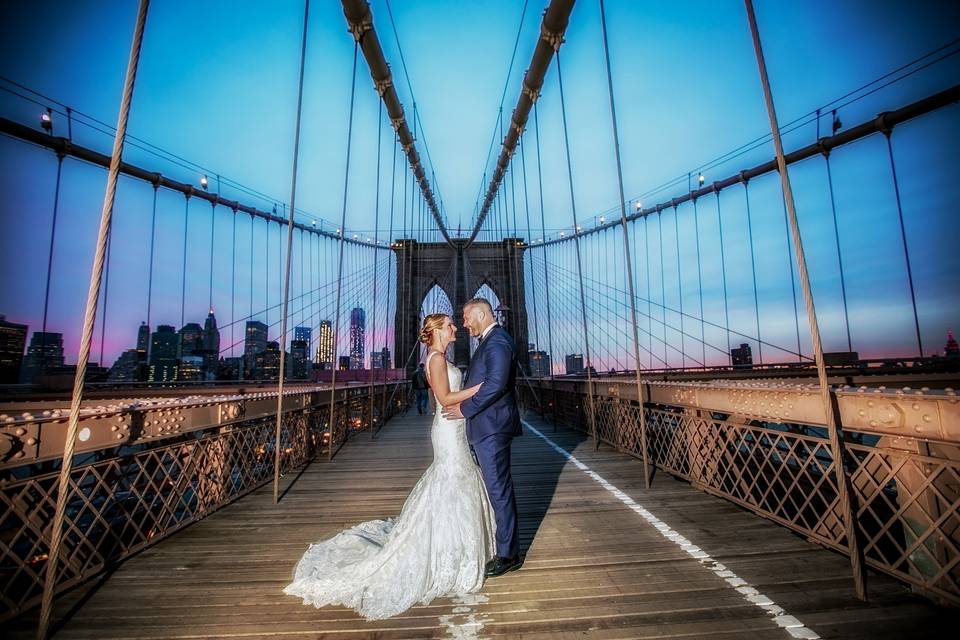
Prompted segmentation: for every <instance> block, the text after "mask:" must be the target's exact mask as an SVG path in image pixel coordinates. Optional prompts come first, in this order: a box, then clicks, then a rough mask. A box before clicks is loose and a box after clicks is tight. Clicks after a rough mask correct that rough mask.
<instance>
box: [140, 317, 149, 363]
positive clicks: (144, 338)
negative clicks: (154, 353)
mask: <svg viewBox="0 0 960 640" xmlns="http://www.w3.org/2000/svg"><path fill="white" fill-rule="evenodd" d="M137 351H143V354H144V357H146V355H147V352H148V351H150V327H149V326H148V325H147V323H146V322H141V323H140V328H139V329H137Z"/></svg>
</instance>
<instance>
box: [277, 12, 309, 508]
mask: <svg viewBox="0 0 960 640" xmlns="http://www.w3.org/2000/svg"><path fill="white" fill-rule="evenodd" d="M309 17H310V0H304V3H303V37H302V39H301V41H300V76H299V80H298V83H297V118H296V124H295V125H294V131H293V169H292V171H291V174H292V175H291V176H290V209H289V210H288V213H287V259H286V262H285V264H284V268H283V313H282V315H281V317H280V338H279V340H278V342H279V343H280V371H278V372H277V421H276V431H275V433H274V440H273V503H274V504H276V503H277V502H278V501H279V500H280V427H281V425H282V423H283V382H284V379H285V378H286V377H287V368H286V355H287V312H288V309H289V303H290V256H291V254H292V253H293V252H292V248H293V214H294V211H296V208H297V207H296V204H297V164H298V161H299V160H300V114H301V112H302V110H303V68H304V66H305V64H306V57H307V25H308V18H309Z"/></svg>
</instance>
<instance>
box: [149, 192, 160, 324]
mask: <svg viewBox="0 0 960 640" xmlns="http://www.w3.org/2000/svg"><path fill="white" fill-rule="evenodd" d="M159 190H160V183H159V182H154V183H153V213H151V215H150V264H149V266H148V268H147V326H148V327H149V326H150V311H151V309H152V306H153V249H154V245H155V244H156V240H157V191H159Z"/></svg>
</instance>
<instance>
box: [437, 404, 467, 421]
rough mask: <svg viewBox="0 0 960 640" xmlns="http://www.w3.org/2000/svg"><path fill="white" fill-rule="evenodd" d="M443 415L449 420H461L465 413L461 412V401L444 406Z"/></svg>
mask: <svg viewBox="0 0 960 640" xmlns="http://www.w3.org/2000/svg"><path fill="white" fill-rule="evenodd" d="M442 413H443V417H444V418H446V419H447V420H459V419H460V418H462V417H463V414H462V413H460V403H459V402H458V403H457V404H452V405H450V406H449V407H444V408H443V412H442Z"/></svg>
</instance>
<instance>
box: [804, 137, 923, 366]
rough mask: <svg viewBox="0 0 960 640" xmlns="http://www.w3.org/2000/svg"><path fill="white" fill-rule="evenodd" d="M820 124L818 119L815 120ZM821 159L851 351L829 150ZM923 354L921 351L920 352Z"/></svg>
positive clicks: (849, 343) (844, 321) (851, 341)
mask: <svg viewBox="0 0 960 640" xmlns="http://www.w3.org/2000/svg"><path fill="white" fill-rule="evenodd" d="M817 124H818V125H819V124H820V120H819V119H818V120H817ZM823 161H824V163H825V165H826V167H827V188H828V190H829V191H830V213H831V214H832V216H833V239H834V241H835V242H836V245H837V267H838V271H839V272H840V298H841V299H842V300H843V324H844V327H846V330H847V351H853V339H852V338H851V337H850V314H849V313H848V312H847V283H846V281H845V279H844V277H843V254H842V252H841V251H840V225H839V224H838V223H837V200H836V198H835V197H834V194H833V171H832V170H831V168H830V150H829V149H826V148H824V150H823ZM920 355H923V352H921V353H920Z"/></svg>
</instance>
